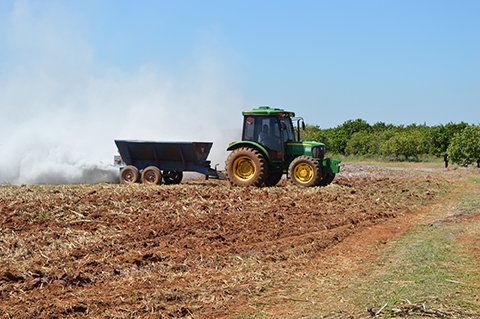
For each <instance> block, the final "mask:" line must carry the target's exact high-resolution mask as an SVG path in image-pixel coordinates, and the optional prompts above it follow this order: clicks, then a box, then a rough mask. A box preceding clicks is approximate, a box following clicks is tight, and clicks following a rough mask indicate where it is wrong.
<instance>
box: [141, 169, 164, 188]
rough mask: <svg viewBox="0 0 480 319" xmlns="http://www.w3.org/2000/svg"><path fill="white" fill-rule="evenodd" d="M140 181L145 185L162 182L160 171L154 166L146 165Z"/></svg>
mask: <svg viewBox="0 0 480 319" xmlns="http://www.w3.org/2000/svg"><path fill="white" fill-rule="evenodd" d="M142 183H144V184H147V185H160V184H162V173H161V172H160V170H159V169H158V167H156V166H148V167H147V168H145V169H144V170H143V172H142Z"/></svg>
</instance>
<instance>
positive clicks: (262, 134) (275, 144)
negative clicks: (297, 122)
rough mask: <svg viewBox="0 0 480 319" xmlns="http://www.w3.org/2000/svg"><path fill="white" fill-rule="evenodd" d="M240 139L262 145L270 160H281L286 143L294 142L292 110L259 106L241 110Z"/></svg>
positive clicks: (295, 139)
mask: <svg viewBox="0 0 480 319" xmlns="http://www.w3.org/2000/svg"><path fill="white" fill-rule="evenodd" d="M243 116H244V120H243V132H242V141H251V142H254V143H258V144H260V145H262V146H263V147H264V148H265V149H266V151H267V152H268V154H269V156H270V158H271V159H272V160H278V161H282V160H283V159H284V157H285V149H286V143H288V142H296V141H297V138H296V136H295V132H294V129H293V124H292V117H293V116H295V114H294V113H293V112H288V111H285V110H282V109H274V108H270V107H268V106H260V107H259V108H257V109H253V110H251V111H247V112H243Z"/></svg>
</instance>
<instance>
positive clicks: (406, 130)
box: [303, 119, 480, 167]
mask: <svg viewBox="0 0 480 319" xmlns="http://www.w3.org/2000/svg"><path fill="white" fill-rule="evenodd" d="M303 140H305V141H309V140H310V141H319V142H322V143H325V145H326V147H327V150H328V151H329V152H330V153H334V154H342V155H358V156H362V157H382V158H385V159H392V160H407V161H418V160H419V157H420V156H422V155H432V156H437V157H440V156H444V154H445V153H448V157H449V159H450V160H451V161H452V162H454V163H458V164H460V165H463V166H468V165H470V164H476V165H477V166H478V167H480V125H471V124H468V123H465V122H461V123H448V124H445V125H443V124H440V125H435V126H427V125H426V124H424V125H417V124H410V125H407V126H405V125H393V124H385V123H383V122H377V123H375V124H372V125H371V124H369V123H367V122H366V121H365V120H363V119H356V120H348V121H346V122H344V123H343V124H341V125H338V126H337V127H334V128H327V129H322V128H319V127H318V126H316V125H307V126H306V128H305V131H304V132H303Z"/></svg>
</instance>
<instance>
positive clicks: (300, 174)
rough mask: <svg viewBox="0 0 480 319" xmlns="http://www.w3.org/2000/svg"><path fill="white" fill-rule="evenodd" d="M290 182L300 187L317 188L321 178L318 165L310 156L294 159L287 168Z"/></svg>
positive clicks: (320, 168) (320, 170)
mask: <svg viewBox="0 0 480 319" xmlns="http://www.w3.org/2000/svg"><path fill="white" fill-rule="evenodd" d="M288 172H289V174H290V179H291V181H292V182H293V183H294V184H295V185H297V186H302V187H312V186H318V185H319V183H320V180H321V178H322V167H321V165H320V163H319V162H318V161H316V160H314V159H313V158H312V157H310V156H299V157H297V158H295V159H294V160H293V161H292V163H290V166H289V168H288Z"/></svg>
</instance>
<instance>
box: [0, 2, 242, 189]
mask: <svg viewBox="0 0 480 319" xmlns="http://www.w3.org/2000/svg"><path fill="white" fill-rule="evenodd" d="M33 11H35V10H34V9H32V8H31V7H29V6H28V5H26V4H25V3H22V2H19V3H17V4H16V5H15V6H14V7H13V8H12V11H11V12H10V13H9V19H6V20H5V21H3V22H0V30H2V31H0V32H1V33H0V49H2V48H5V50H4V51H3V52H4V54H3V55H4V56H3V57H2V59H1V62H0V121H1V125H0V184H5V183H11V184H32V183H52V184H59V183H97V182H112V181H116V180H117V176H118V169H116V168H114V167H113V166H112V165H111V164H112V162H113V155H115V154H117V152H116V146H115V144H114V141H113V140H114V139H116V138H119V139H140V140H156V141H212V142H214V145H213V149H212V152H211V154H210V156H209V159H211V160H212V164H215V163H221V166H220V167H223V162H224V160H225V157H226V152H225V148H226V146H227V143H228V142H229V141H231V140H234V139H237V138H238V137H239V136H238V135H239V131H240V125H241V113H240V111H241V110H242V109H243V108H244V105H243V103H242V99H241V97H240V94H239V93H238V92H237V91H236V89H235V88H236V87H238V86H237V85H234V84H233V82H234V81H233V80H232V79H231V78H230V77H228V75H227V73H228V72H227V71H225V70H228V67H227V65H226V63H222V62H221V60H222V59H220V58H219V56H218V54H213V53H214V52H212V51H215V50H214V49H211V48H210V46H209V45H204V46H203V47H201V48H199V50H198V51H199V52H201V53H200V54H198V56H197V58H196V62H195V63H193V64H194V66H193V67H192V68H191V69H192V70H191V71H189V72H188V74H183V75H170V74H166V73H165V72H162V71H160V70H159V67H158V66H155V65H144V66H142V67H139V68H138V69H136V70H134V71H125V70H122V69H119V68H106V67H101V66H98V65H96V61H95V58H94V54H93V53H92V52H93V50H92V48H91V47H90V46H89V44H88V41H87V40H86V39H85V36H83V35H82V34H81V32H80V31H78V30H81V25H75V23H74V22H72V21H69V20H68V21H67V19H66V18H65V15H66V13H65V12H61V10H50V11H49V10H46V9H41V10H36V11H35V12H33Z"/></svg>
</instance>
